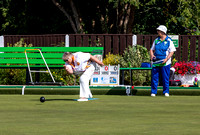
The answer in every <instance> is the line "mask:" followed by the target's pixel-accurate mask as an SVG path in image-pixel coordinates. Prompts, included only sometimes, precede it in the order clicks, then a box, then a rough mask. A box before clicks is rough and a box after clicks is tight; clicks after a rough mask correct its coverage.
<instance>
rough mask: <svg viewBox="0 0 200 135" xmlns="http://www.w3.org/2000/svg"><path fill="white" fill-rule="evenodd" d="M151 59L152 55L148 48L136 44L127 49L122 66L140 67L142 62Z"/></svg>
mask: <svg viewBox="0 0 200 135" xmlns="http://www.w3.org/2000/svg"><path fill="white" fill-rule="evenodd" d="M149 60H150V55H149V53H148V50H147V48H145V47H143V46H141V45H136V46H133V47H131V46H129V47H128V48H126V49H125V51H124V53H123V58H122V59H121V62H120V63H121V67H140V66H141V63H142V62H148V61H149Z"/></svg>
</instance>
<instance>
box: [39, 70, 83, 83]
mask: <svg viewBox="0 0 200 135" xmlns="http://www.w3.org/2000/svg"><path fill="white" fill-rule="evenodd" d="M51 73H52V75H53V77H54V79H55V81H56V82H63V84H64V85H78V83H79V82H78V81H79V77H77V76H75V75H69V74H67V72H66V71H65V70H64V69H52V70H51ZM40 81H41V82H45V81H49V82H52V79H51V78H50V76H47V75H45V74H41V78H40Z"/></svg>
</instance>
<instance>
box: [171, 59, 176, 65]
mask: <svg viewBox="0 0 200 135" xmlns="http://www.w3.org/2000/svg"><path fill="white" fill-rule="evenodd" d="M176 62H177V60H176V59H175V58H174V59H173V60H172V64H171V67H173V66H174V65H175V63H176Z"/></svg>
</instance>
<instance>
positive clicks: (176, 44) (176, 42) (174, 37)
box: [168, 35, 178, 48]
mask: <svg viewBox="0 0 200 135" xmlns="http://www.w3.org/2000/svg"><path fill="white" fill-rule="evenodd" d="M168 36H169V37H170V38H171V39H172V41H173V43H174V46H175V47H176V48H178V35H168Z"/></svg>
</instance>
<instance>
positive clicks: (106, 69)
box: [90, 65, 120, 85]
mask: <svg viewBox="0 0 200 135" xmlns="http://www.w3.org/2000/svg"><path fill="white" fill-rule="evenodd" d="M119 68H120V66H119V65H112V66H111V65H107V66H103V67H100V66H96V68H95V71H94V74H93V76H92V78H91V81H90V85H119V73H120V72H119Z"/></svg>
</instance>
